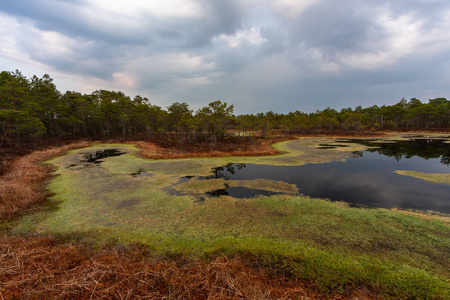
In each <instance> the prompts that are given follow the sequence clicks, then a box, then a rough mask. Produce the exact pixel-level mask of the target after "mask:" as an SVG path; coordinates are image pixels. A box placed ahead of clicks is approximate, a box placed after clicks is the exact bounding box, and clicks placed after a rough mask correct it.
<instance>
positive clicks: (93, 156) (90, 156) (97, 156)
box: [84, 149, 125, 163]
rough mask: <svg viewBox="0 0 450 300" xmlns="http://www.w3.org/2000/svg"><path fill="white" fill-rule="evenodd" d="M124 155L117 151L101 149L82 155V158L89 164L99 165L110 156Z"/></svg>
mask: <svg viewBox="0 0 450 300" xmlns="http://www.w3.org/2000/svg"><path fill="white" fill-rule="evenodd" d="M123 154H125V152H122V151H120V150H117V149H102V150H99V151H96V152H92V153H86V154H84V158H85V159H86V160H87V161H88V162H90V163H101V162H102V161H101V159H102V158H106V157H111V156H120V155H123Z"/></svg>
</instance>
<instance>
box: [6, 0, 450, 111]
mask: <svg viewBox="0 0 450 300" xmlns="http://www.w3.org/2000/svg"><path fill="white" fill-rule="evenodd" d="M0 67H1V68H0V69H1V70H6V71H13V70H15V69H19V70H20V71H22V73H24V74H25V75H26V76H27V77H30V76H32V75H38V76H39V77H40V76H42V75H43V74H46V73H47V74H49V75H50V76H51V77H52V78H53V79H54V82H55V84H56V85H57V88H58V89H59V90H60V91H62V92H65V91H66V90H73V91H79V92H82V93H91V92H93V91H95V90H98V89H107V90H116V91H117V90H120V91H123V92H125V93H126V94H127V95H129V96H132V97H134V96H135V95H141V96H143V97H148V98H149V99H150V101H151V102H152V103H153V104H156V105H159V106H162V107H163V108H165V107H167V106H168V105H170V104H171V103H173V102H175V101H179V102H184V101H185V102H188V103H189V104H190V107H191V108H192V109H194V110H195V109H198V108H200V107H202V106H205V105H207V104H208V103H209V102H211V101H215V100H222V101H225V102H228V103H232V104H234V106H235V113H237V114H239V113H257V112H266V111H269V110H273V111H275V112H280V113H285V112H289V111H294V110H302V111H306V112H312V111H315V110H316V109H324V108H326V107H327V106H330V107H332V108H335V109H338V110H339V109H341V108H343V107H355V106H356V105H363V106H364V107H366V106H372V105H374V104H377V105H383V104H394V103H397V102H398V101H399V100H400V99H401V98H402V97H405V98H407V99H409V98H412V97H417V98H419V99H420V100H422V101H423V102H427V100H428V99H430V98H436V97H446V98H450V1H448V0H441V1H439V0H395V1H385V0H370V1H369V0H343V1H336V0H260V1H257V0H164V1H162V0H128V1H123V0H20V1H19V0H2V1H1V3H0Z"/></svg>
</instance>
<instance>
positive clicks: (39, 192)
mask: <svg viewBox="0 0 450 300" xmlns="http://www.w3.org/2000/svg"><path fill="white" fill-rule="evenodd" d="M88 145H89V143H88V142H85V141H83V142H77V143H72V144H69V145H65V146H60V147H54V148H50V149H47V150H42V151H35V152H33V153H31V154H28V155H26V156H23V157H19V158H17V159H15V160H13V161H12V162H10V164H9V166H8V168H7V170H6V171H5V173H4V174H3V176H2V177H0V220H4V219H10V218H12V217H13V216H14V215H15V214H17V213H18V212H20V211H22V210H24V209H26V208H28V207H30V206H32V205H35V204H37V203H40V202H42V201H44V200H45V198H46V196H47V194H46V193H45V191H44V188H43V186H42V184H41V183H42V182H43V181H44V180H45V179H47V178H48V177H49V170H48V166H46V165H43V164H39V163H38V162H41V161H44V160H48V159H50V158H51V157H55V156H58V155H62V154H63V153H65V152H66V151H68V150H71V149H76V148H80V147H86V146H88Z"/></svg>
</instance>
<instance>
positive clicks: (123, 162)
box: [9, 138, 450, 299]
mask: <svg viewBox="0 0 450 300" xmlns="http://www.w3.org/2000/svg"><path fill="white" fill-rule="evenodd" d="M329 141H331V140H329V139H328V138H321V139H304V140H299V141H294V142H285V143H280V144H278V145H276V147H277V148H278V149H279V150H281V151H285V152H287V153H286V154H283V155H279V156H275V157H232V158H229V157H224V158H199V159H182V160H164V161H149V160H146V159H143V158H141V157H139V156H138V153H139V149H138V148H135V147H133V146H131V145H119V144H116V145H95V146H94V147H91V148H89V149H81V150H74V151H71V152H70V153H69V154H68V155H65V156H62V157H58V158H55V159H53V160H52V161H51V164H53V165H55V166H56V167H57V170H56V173H55V174H56V175H58V176H56V177H55V178H53V179H52V181H51V182H50V184H49V185H48V188H49V190H50V191H51V192H52V193H54V196H53V197H52V198H51V201H50V203H49V204H48V205H47V207H46V209H43V210H41V211H39V212H36V213H33V214H29V215H27V216H24V217H23V218H22V219H20V220H18V221H14V222H12V223H11V224H10V225H9V226H10V227H11V228H12V232H14V233H20V234H26V233H32V234H36V233H38V234H42V235H48V234H51V235H55V236H59V237H61V238H64V239H72V238H74V237H77V239H81V240H83V241H84V242H88V243H91V244H92V243H94V244H97V246H98V247H101V245H104V244H114V245H127V244H130V243H136V242H137V243H141V244H144V245H146V247H147V249H151V251H152V253H154V254H155V255H158V256H159V257H164V258H173V257H184V259H187V260H198V259H204V260H206V261H210V260H211V259H214V258H215V257H218V256H219V257H220V256H223V255H226V256H228V257H245V258H246V259H248V261H252V262H253V263H254V264H257V265H259V266H262V267H264V268H265V270H267V271H268V272H269V273H273V274H285V275H288V277H289V278H293V279H298V280H299V279H308V280H310V281H312V282H313V283H314V284H315V286H316V287H317V288H318V289H319V290H320V291H322V292H325V293H329V294H332V293H334V292H336V291H338V292H341V293H342V294H345V293H346V291H348V290H355V289H358V288H360V287H363V286H364V287H369V288H370V289H371V290H374V291H378V292H380V293H382V294H383V295H385V296H393V297H397V298H423V299H428V298H436V299H439V298H445V297H449V296H450V295H449V278H450V274H449V261H450V257H449V253H450V238H449V231H450V230H449V229H450V228H449V223H448V222H447V221H446V220H447V219H445V218H443V219H434V218H428V219H425V218H421V217H420V215H419V216H417V215H408V214H404V213H402V212H398V211H390V210H385V209H362V208H351V207H348V206H346V205H345V204H343V203H332V202H329V201H327V200H323V199H311V198H308V197H302V196H292V195H276V196H270V197H258V198H250V199H239V200H238V199H235V198H232V197H228V196H221V197H218V198H206V199H205V200H204V201H203V202H198V201H197V200H198V197H197V196H196V194H198V193H202V192H205V191H208V190H211V189H215V188H216V187H220V186H222V185H223V182H221V181H220V180H216V181H212V183H209V184H210V185H211V186H208V185H206V186H205V185H203V183H202V182H200V180H196V179H195V178H194V179H190V180H188V181H180V178H181V177H183V176H186V175H199V176H207V175H210V174H211V168H213V167H218V166H222V165H225V164H227V163H230V162H233V163H239V162H242V163H265V164H278V165H289V164H301V163H306V162H325V161H330V160H339V159H342V157H346V156H350V155H351V152H348V149H344V148H342V149H339V150H341V151H327V150H320V149H317V148H316V146H317V145H318V143H322V142H329ZM348 146H350V147H351V148H352V150H354V149H360V147H361V146H358V145H356V144H352V145H348ZM105 147H107V148H116V149H119V150H121V151H124V152H127V153H128V154H127V155H122V156H118V157H111V158H106V159H104V161H103V162H102V163H101V164H98V165H86V164H84V163H80V159H81V158H82V154H83V153H86V152H92V151H95V150H98V149H102V148H105ZM347 148H348V147H347ZM342 150H346V151H342ZM138 170H141V171H146V172H148V173H151V174H149V175H150V176H143V177H135V176H132V174H133V173H136V172H137V171H138ZM234 184H235V185H239V184H240V185H241V186H246V187H252V188H266V189H267V190H271V191H276V190H278V189H288V190H289V188H291V187H287V186H283V183H280V182H276V181H269V182H261V181H258V180H255V181H251V180H249V181H246V182H243V183H234ZM173 189H174V190H178V191H184V192H188V193H187V194H181V195H180V194H173V193H171V191H172V190H173ZM293 192H294V193H295V191H293Z"/></svg>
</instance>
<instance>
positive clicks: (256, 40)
mask: <svg viewBox="0 0 450 300" xmlns="http://www.w3.org/2000/svg"><path fill="white" fill-rule="evenodd" d="M214 41H215V42H222V41H225V42H226V43H227V44H228V45H229V46H230V47H231V48H237V47H240V46H241V45H242V43H243V42H248V43H250V44H253V45H256V46H258V45H260V44H261V43H263V42H265V41H266V39H265V38H263V37H262V36H261V31H260V30H259V29H257V28H254V27H252V28H248V29H245V30H239V31H237V32H236V33H235V34H233V35H227V34H221V35H220V36H218V37H216V38H214Z"/></svg>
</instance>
